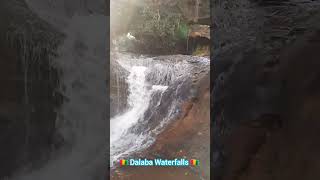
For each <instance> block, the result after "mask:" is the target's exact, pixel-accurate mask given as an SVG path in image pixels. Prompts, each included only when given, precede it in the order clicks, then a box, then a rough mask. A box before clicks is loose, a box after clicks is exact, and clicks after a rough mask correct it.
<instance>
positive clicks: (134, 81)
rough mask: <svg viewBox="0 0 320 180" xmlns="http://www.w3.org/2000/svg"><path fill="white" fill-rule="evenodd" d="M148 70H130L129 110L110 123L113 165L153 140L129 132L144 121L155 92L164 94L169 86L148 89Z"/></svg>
mask: <svg viewBox="0 0 320 180" xmlns="http://www.w3.org/2000/svg"><path fill="white" fill-rule="evenodd" d="M147 70H148V68H147V67H145V66H132V67H131V68H129V72H130V74H129V76H128V78H127V83H128V86H129V96H128V105H129V109H128V110H127V111H126V112H125V113H124V114H121V115H119V116H116V117H114V118H113V119H111V121H110V123H111V124H110V127H111V131H110V157H111V159H110V160H111V164H112V163H113V162H115V161H116V160H117V159H118V158H119V157H121V156H122V155H125V154H129V153H131V152H134V151H137V150H139V149H142V148H145V147H147V146H148V145H150V143H151V142H152V140H150V139H149V140H147V138H148V137H146V136H145V135H142V134H135V133H132V132H128V130H129V129H130V128H131V127H132V126H133V125H135V124H137V123H138V122H139V120H143V118H144V113H145V111H146V110H147V108H148V107H149V103H150V100H151V97H152V96H151V95H152V93H153V92H156V91H161V92H164V91H165V90H166V89H167V86H162V85H154V86H152V88H150V87H148V86H149V85H148V82H147V81H146V76H147V73H148V72H147Z"/></svg>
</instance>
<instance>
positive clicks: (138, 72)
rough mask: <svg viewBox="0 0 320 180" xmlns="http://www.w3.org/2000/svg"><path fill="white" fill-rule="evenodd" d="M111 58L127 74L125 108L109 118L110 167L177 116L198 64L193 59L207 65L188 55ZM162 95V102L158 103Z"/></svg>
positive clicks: (143, 145) (144, 144) (119, 55)
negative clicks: (126, 105) (193, 71)
mask: <svg viewBox="0 0 320 180" xmlns="http://www.w3.org/2000/svg"><path fill="white" fill-rule="evenodd" d="M187 60H189V61H190V62H188V61H187ZM115 61H117V63H118V64H119V65H120V66H121V67H122V68H124V69H125V70H126V71H128V74H129V75H128V77H127V79H126V83H127V84H128V97H127V104H128V108H127V110H126V111H124V112H123V113H121V114H118V115H116V116H115V117H113V118H112V119H111V121H110V128H111V131H110V163H111V167H112V168H113V167H114V166H113V165H114V164H115V163H117V160H119V159H120V158H126V157H129V156H130V155H132V154H133V153H136V152H139V151H142V150H144V149H145V148H147V147H149V146H150V145H151V144H152V143H153V142H154V141H155V139H156V136H157V135H158V134H159V133H160V132H161V131H162V130H163V128H164V127H165V126H166V125H167V123H168V122H169V121H170V120H171V119H172V118H173V117H174V116H175V115H177V113H178V112H179V104H180V103H181V97H182V96H183V94H189V92H188V91H189V88H190V87H189V85H190V83H191V77H192V74H193V73H192V70H193V69H194V68H195V67H196V66H199V65H198V64H196V63H194V62H197V63H199V64H201V65H203V66H208V64H207V61H206V60H204V58H198V57H191V56H166V57H159V58H158V59H157V58H148V57H144V56H134V55H130V54H123V53H117V55H116V58H115ZM187 81H188V83H185V82H187ZM165 94H166V95H165ZM164 96H165V98H166V99H165V100H164V101H166V102H165V105H162V103H163V101H162V100H163V97H164ZM187 96H188V95H187ZM159 111H161V114H160V115H159ZM157 114H158V115H157Z"/></svg>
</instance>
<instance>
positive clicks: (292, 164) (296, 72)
mask: <svg viewBox="0 0 320 180" xmlns="http://www.w3.org/2000/svg"><path fill="white" fill-rule="evenodd" d="M319 8H320V6H319V3H318V2H315V1H305V2H303V3H302V2H301V1H293V0H292V1H290V0H288V1H258V2H256V1H246V0H239V1H223V2H221V1H214V3H213V10H212V15H213V16H212V22H213V24H214V26H213V28H212V36H213V37H215V38H213V47H212V48H213V49H212V52H214V53H212V58H213V63H214V69H215V72H214V73H213V77H212V79H215V83H214V88H213V91H212V100H213V101H212V102H213V104H212V105H213V117H214V118H213V119H212V125H213V127H212V128H211V129H212V131H213V137H214V138H213V139H212V141H213V143H212V144H213V147H212V149H213V155H212V157H214V158H213V160H214V161H213V162H212V163H213V165H214V166H213V172H214V176H215V179H216V180H217V179H218V180H219V179H224V180H231V179H241V180H242V179H243V180H247V179H250V180H251V179H316V178H318V177H319V174H318V172H317V171H316V170H315V169H316V167H318V166H319V165H318V163H317V162H318V160H317V159H315V158H314V156H313V155H312V153H311V154H309V153H308V151H310V152H314V151H316V150H317V149H318V147H319V146H318V143H316V142H317V140H316V139H317V137H318V134H317V133H316V132H315V131H314V128H315V129H317V128H319V125H318V124H317V123H315V121H313V119H315V117H317V115H318V114H317V113H316V112H315V111H313V110H314V108H315V107H317V105H316V103H315V101H316V99H317V97H318V95H317V94H318V91H317V90H318V89H317V87H316V85H315V84H317V83H315V82H316V81H317V80H316V79H317V78H316V77H317V75H316V74H318V71H319V70H318V69H319V68H318V65H316V64H317V63H315V59H316V57H319V55H318V54H317V52H316V50H315V49H317V46H318V41H317V39H318V38H319V34H318V33H315V32H317V31H318V30H319V27H320V26H319V25H320V24H319V23H318V22H319V18H320V14H319V13H318V12H319ZM310 34H311V35H310ZM308 72H310V73H308ZM311 72H312V73H311ZM307 79H309V80H310V81H308V80H307ZM311 79H313V80H311ZM311 82H313V83H311ZM308 87H309V88H308ZM307 89H309V90H310V91H308V90H307ZM311 92H312V93H311ZM310 98H312V99H314V101H313V100H311V99H310ZM307 109H308V110H307ZM307 111H308V112H307ZM307 114H309V115H307ZM311 144H312V145H311ZM302 164H304V165H302Z"/></svg>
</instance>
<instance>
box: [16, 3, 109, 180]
mask: <svg viewBox="0 0 320 180" xmlns="http://www.w3.org/2000/svg"><path fill="white" fill-rule="evenodd" d="M27 2H28V5H29V6H30V8H31V9H32V10H33V11H34V12H37V13H38V14H39V16H40V17H41V18H43V19H44V20H46V21H47V22H49V23H51V24H53V25H54V26H55V27H56V28H57V29H58V30H60V31H62V32H63V33H64V34H65V35H66V38H65V40H64V42H63V43H62V44H61V46H60V47H59V50H58V57H57V58H53V59H52V65H53V66H55V67H56V68H57V69H60V70H61V71H62V75H61V79H60V80H61V88H60V91H61V93H62V94H63V95H64V97H65V101H64V102H63V104H62V106H61V107H60V109H57V113H58V119H57V124H56V128H57V129H58V131H59V132H60V134H61V135H62V136H63V138H64V141H65V144H66V146H64V148H62V149H61V150H60V151H59V152H53V154H52V158H51V160H49V161H48V162H46V163H45V164H44V166H43V167H41V168H39V169H34V170H31V172H25V171H24V172H19V173H18V174H17V175H16V177H13V178H12V179H14V180H16V179H17V180H42V179H46V180H51V179H52V180H55V179H60V180H70V179H78V180H96V179H104V177H105V171H106V168H107V162H106V153H105V152H106V150H107V148H108V145H107V136H108V135H107V133H106V132H107V131H106V129H105V128H106V127H107V123H108V120H107V114H106V112H107V102H106V99H107V91H106V88H107V86H106V73H107V70H106V63H107V53H106V52H107V51H108V50H107V49H106V44H107V42H108V39H107V38H108V37H107V34H108V33H107V29H106V28H107V25H106V24H107V22H108V18H107V17H106V16H104V15H101V14H94V13H93V14H90V15H88V14H84V15H81V14H74V15H73V16H71V17H69V16H64V15H63V14H60V13H59V11H53V10H52V9H48V11H47V12H46V11H43V9H41V8H42V7H41V6H43V8H44V9H47V8H49V7H51V6H50V2H47V1H42V2H41V3H39V2H37V0H29V1H27ZM33 2H34V3H33ZM53 8H54V7H53ZM44 13H45V14H44ZM26 70H27V69H26Z"/></svg>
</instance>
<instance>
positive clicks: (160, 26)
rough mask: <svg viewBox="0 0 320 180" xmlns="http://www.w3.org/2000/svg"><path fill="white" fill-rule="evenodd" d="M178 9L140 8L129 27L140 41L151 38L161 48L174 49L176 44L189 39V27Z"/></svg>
mask: <svg viewBox="0 0 320 180" xmlns="http://www.w3.org/2000/svg"><path fill="white" fill-rule="evenodd" d="M177 9H178V8H176V7H168V6H165V5H163V6H160V7H153V6H148V5H146V6H144V7H140V8H139V9H138V11H137V13H136V15H135V17H134V18H133V20H132V23H131V24H130V26H129V31H130V32H132V34H134V35H135V36H136V37H138V39H141V40H144V37H145V38H148V39H149V38H151V37H152V39H153V40H156V41H157V43H159V44H158V46H159V48H160V47H166V48H168V49H172V48H174V47H175V46H176V43H178V42H181V41H186V40H187V38H188V31H189V28H188V25H187V23H186V21H185V20H184V19H183V17H182V14H181V13H180V12H178V11H177Z"/></svg>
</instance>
